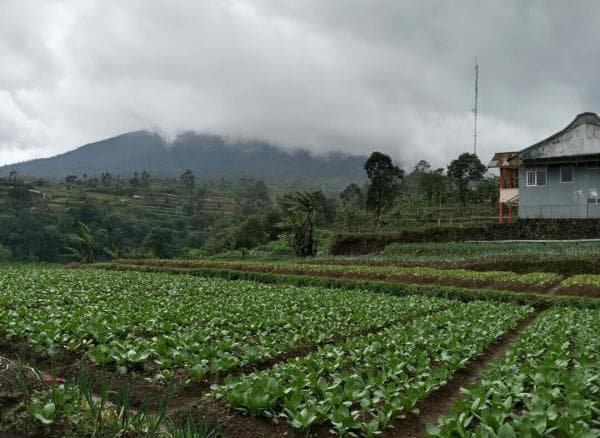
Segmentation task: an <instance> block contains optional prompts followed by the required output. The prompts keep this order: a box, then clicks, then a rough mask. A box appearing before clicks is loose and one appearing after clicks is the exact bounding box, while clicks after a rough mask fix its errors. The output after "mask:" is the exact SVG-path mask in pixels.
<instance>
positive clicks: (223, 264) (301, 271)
mask: <svg viewBox="0 0 600 438" xmlns="http://www.w3.org/2000/svg"><path fill="white" fill-rule="evenodd" d="M103 266H105V267H111V266H113V267H116V266H121V267H128V266H130V267H136V266H142V267H158V268H165V269H169V268H174V269H197V268H199V269H202V268H207V269H231V270H238V271H246V272H269V273H274V274H283V275H289V274H291V275H305V276H315V277H335V278H353V279H359V280H360V279H364V280H379V281H390V282H400V283H409V284H412V283H417V284H419V283H422V284H438V285H449V286H460V287H467V288H475V289H481V288H491V289H496V290H508V291H516V292H534V293H545V292H548V291H551V292H552V293H553V294H556V293H560V290H559V286H561V285H562V286H566V285H567V283H565V281H563V280H565V279H564V277H563V276H561V275H560V274H556V273H554V272H530V273H525V274H517V273H515V272H511V271H476V270H469V269H441V268H432V267H427V266H411V267H407V266H397V265H360V264H337V265H336V264H330V263H315V262H313V263H307V262H304V263H300V262H266V261H264V262H256V261H225V260H193V261H192V260H190V261H183V260H182V261H173V260H120V261H116V262H114V263H111V264H105V265H103ZM561 281H562V283H561ZM589 289H590V290H589V291H585V290H582V291H580V292H582V295H584V296H585V295H589V294H591V295H592V296H596V295H595V290H594V288H593V287H590V288H589Z"/></svg>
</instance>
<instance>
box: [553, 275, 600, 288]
mask: <svg viewBox="0 0 600 438" xmlns="http://www.w3.org/2000/svg"><path fill="white" fill-rule="evenodd" d="M560 284H561V285H563V286H593V287H599V288H600V275H591V274H582V275H573V276H572V277H569V278H566V279H565V280H563V281H562V282H561V283H560Z"/></svg>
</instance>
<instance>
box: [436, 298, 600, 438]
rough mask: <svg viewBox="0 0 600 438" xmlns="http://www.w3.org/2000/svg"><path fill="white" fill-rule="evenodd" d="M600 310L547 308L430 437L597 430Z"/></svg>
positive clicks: (579, 434) (562, 434) (599, 424)
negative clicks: (548, 309)
mask: <svg viewBox="0 0 600 438" xmlns="http://www.w3.org/2000/svg"><path fill="white" fill-rule="evenodd" d="M599 333H600V312H598V311H595V310H575V309H556V310H550V311H547V312H545V313H544V314H543V315H542V316H541V317H540V318H539V319H538V320H537V321H536V322H535V323H534V324H533V325H532V326H531V327H530V328H529V329H528V330H527V331H526V332H525V333H524V334H523V335H522V336H521V337H520V338H519V339H518V341H517V343H516V344H515V346H514V347H513V348H512V349H511V351H510V352H509V353H508V354H507V356H506V358H505V359H504V360H502V361H499V362H497V363H496V364H495V365H494V366H493V367H492V369H491V371H490V372H489V373H488V374H487V376H486V377H485V378H484V379H482V380H481V382H479V383H477V384H474V385H471V386H469V387H468V388H467V389H466V390H465V391H464V393H465V396H464V399H463V400H461V401H460V402H458V403H457V404H456V405H455V407H454V409H453V411H452V413H451V415H449V416H448V417H447V418H444V419H443V420H442V421H441V425H440V426H439V427H431V428H430V429H429V432H430V433H429V436H430V437H456V436H461V437H464V436H473V437H488V436H491V437H494V436H499V437H516V436H524V437H542V436H557V437H598V436H600V337H599V335H598V334H599Z"/></svg>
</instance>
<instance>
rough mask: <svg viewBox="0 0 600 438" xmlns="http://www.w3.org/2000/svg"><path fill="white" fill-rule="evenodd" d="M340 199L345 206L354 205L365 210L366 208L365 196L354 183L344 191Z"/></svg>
mask: <svg viewBox="0 0 600 438" xmlns="http://www.w3.org/2000/svg"><path fill="white" fill-rule="evenodd" d="M340 199H341V200H342V203H343V204H344V205H353V206H356V207H359V208H364V206H365V195H364V194H363V192H362V190H361V189H360V187H358V186H357V185H356V184H354V183H352V184H350V185H349V186H348V187H346V188H345V189H344V191H343V192H342V193H341V194H340Z"/></svg>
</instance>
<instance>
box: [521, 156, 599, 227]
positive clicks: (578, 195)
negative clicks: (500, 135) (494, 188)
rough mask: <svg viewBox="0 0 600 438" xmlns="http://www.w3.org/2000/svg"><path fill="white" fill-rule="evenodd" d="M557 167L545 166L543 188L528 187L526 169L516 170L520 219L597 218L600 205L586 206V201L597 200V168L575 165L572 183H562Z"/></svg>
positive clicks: (558, 167)
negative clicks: (517, 171)
mask: <svg viewBox="0 0 600 438" xmlns="http://www.w3.org/2000/svg"><path fill="white" fill-rule="evenodd" d="M560 167H561V166H560V165H559V166H547V169H548V172H547V184H546V186H542V187H540V186H535V187H527V175H526V170H527V168H528V167H521V168H520V169H519V217H521V218H585V217H595V218H598V217H600V205H588V203H587V199H588V198H591V197H600V169H588V168H587V167H585V164H583V165H580V166H575V179H574V181H573V182H572V183H561V182H560Z"/></svg>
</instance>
